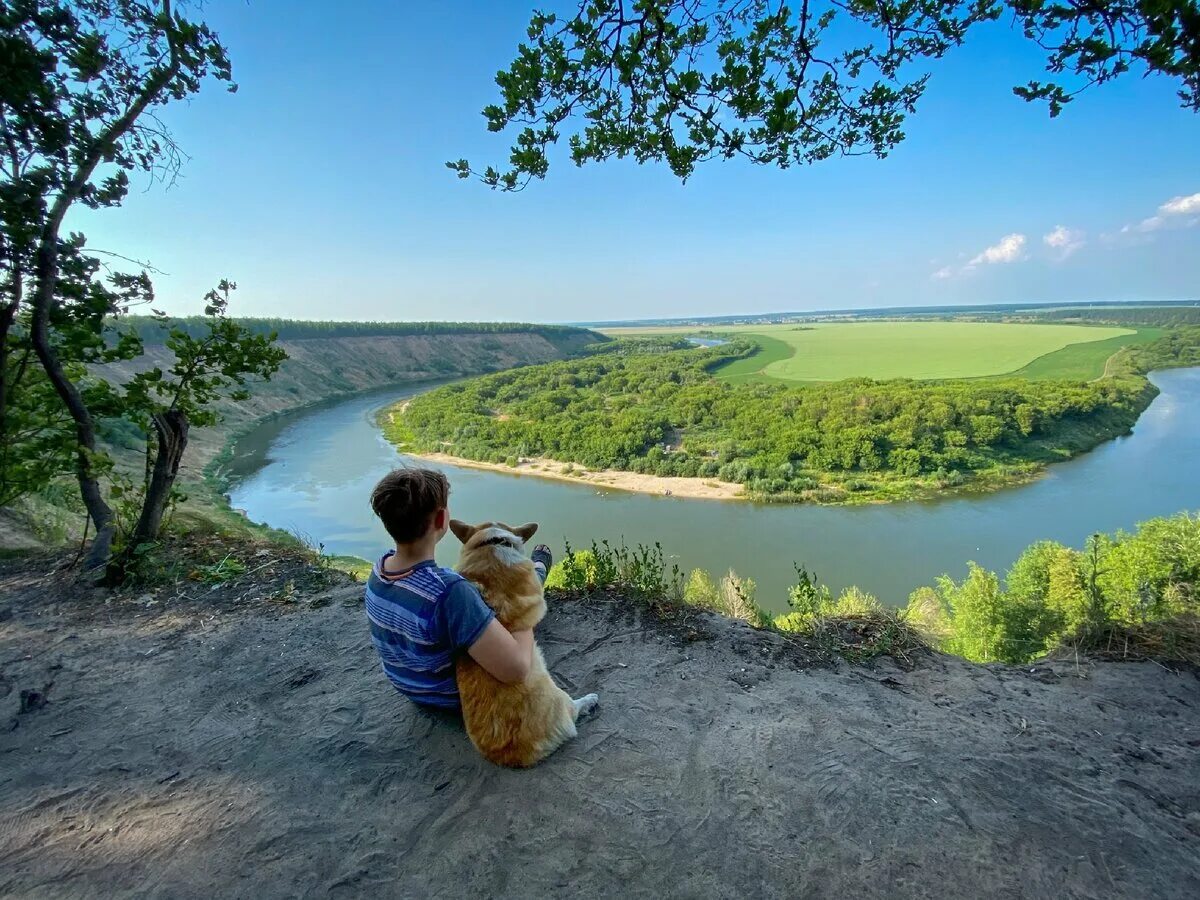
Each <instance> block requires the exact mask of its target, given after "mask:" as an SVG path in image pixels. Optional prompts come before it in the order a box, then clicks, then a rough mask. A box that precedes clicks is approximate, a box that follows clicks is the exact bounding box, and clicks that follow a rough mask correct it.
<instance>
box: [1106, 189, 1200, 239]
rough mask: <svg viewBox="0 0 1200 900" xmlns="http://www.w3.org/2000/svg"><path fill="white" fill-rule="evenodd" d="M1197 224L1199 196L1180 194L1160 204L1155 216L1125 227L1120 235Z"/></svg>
mask: <svg viewBox="0 0 1200 900" xmlns="http://www.w3.org/2000/svg"><path fill="white" fill-rule="evenodd" d="M1188 216H1193V217H1194V218H1187V217H1188ZM1197 224H1200V194H1187V195H1183V194H1181V195H1180V196H1178V197H1172V198H1171V199H1170V200H1168V201H1167V202H1166V203H1163V204H1161V205H1160V206H1159V207H1158V213H1157V214H1156V215H1153V216H1150V218H1148V219H1142V221H1140V222H1138V223H1137V224H1136V225H1126V226H1125V227H1124V228H1122V229H1121V233H1122V234H1128V233H1129V232H1131V231H1135V232H1140V233H1142V234H1146V233H1148V232H1151V231H1158V230H1159V229H1160V228H1190V227H1192V226H1193V225H1197Z"/></svg>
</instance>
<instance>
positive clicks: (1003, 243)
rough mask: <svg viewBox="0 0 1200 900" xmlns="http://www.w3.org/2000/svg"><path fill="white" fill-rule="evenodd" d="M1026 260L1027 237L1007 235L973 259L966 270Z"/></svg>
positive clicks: (1014, 234)
mask: <svg viewBox="0 0 1200 900" xmlns="http://www.w3.org/2000/svg"><path fill="white" fill-rule="evenodd" d="M1024 258H1025V235H1023V234H1017V233H1015V232H1014V233H1013V234H1006V235H1005V236H1004V237H1002V238H1000V240H999V241H998V242H996V243H995V244H992V246H990V247H988V248H986V249H985V250H984V251H983V252H982V253H980V254H979V255H977V256H975V257H973V258H972V259H971V261H970V262H969V263H967V265H966V268H968V269H970V268H973V267H974V266H979V265H989V266H991V265H996V264H998V263H1010V262H1016V261H1017V260H1020V259H1024Z"/></svg>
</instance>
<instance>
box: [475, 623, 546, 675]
mask: <svg viewBox="0 0 1200 900" xmlns="http://www.w3.org/2000/svg"><path fill="white" fill-rule="evenodd" d="M467 652H468V653H469V654H471V659H473V660H475V662H477V663H479V665H481V666H483V668H484V669H486V670H487V672H488V674H489V675H491V676H492V677H493V678H495V679H496V680H497V681H500V682H503V683H504V684H516V683H517V682H520V681H524V680H525V676H526V675H528V674H529V668H530V666H532V665H533V632H532V631H530V630H526V631H515V632H513V633H512V634H509V632H508V629H507V628H505V627H504V626H503V625H501V624H500V623H499V622H498V621H497V620H496V619H492V621H490V622H488V625H487V628H485V629H484V630H483V634H481V635H480V636H479V639H478V640H477V641H475V643H473V644H472V645H471V646H470V647H468V648H467Z"/></svg>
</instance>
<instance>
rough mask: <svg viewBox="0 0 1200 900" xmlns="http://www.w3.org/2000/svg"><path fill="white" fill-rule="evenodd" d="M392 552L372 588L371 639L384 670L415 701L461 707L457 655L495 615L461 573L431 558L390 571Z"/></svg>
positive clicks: (378, 565) (378, 569) (377, 569)
mask: <svg viewBox="0 0 1200 900" xmlns="http://www.w3.org/2000/svg"><path fill="white" fill-rule="evenodd" d="M390 556H392V553H391V552H388V553H387V554H385V555H384V557H383V559H381V560H380V561H379V562H378V563H376V564H375V566H374V568H373V569H372V570H371V575H370V577H369V578H368V579H367V590H366V610H367V620H368V621H369V622H370V625H371V642H372V643H374V645H375V649H376V650H377V651H378V652H379V659H380V661H381V662H382V664H383V673H384V674H385V675H386V676H387V677H388V681H390V682H391V683H392V684H393V685H394V686H395V688H396V690H398V691H400V693H402V694H404V695H405V696H407V697H408V698H409V699H410V700H413V701H415V702H417V703H423V704H426V705H429V706H441V707H445V708H449V709H456V708H457V707H458V705H459V703H458V685H457V683H456V682H455V680H454V657H455V654H456V653H458V652H460V651H462V650H465V649H466V648H467V647H470V646H471V645H472V644H473V643H475V641H477V640H479V636H480V635H481V634H483V630H484V629H485V628H487V626H488V623H489V622H491V621H492V619H493V618H495V613H493V612H492V610H491V608H490V607H489V606H488V605H487V604H486V603H484V602H483V598H482V597H481V596H480V595H479V591H478V590H477V589H476V587H475V585H473V584H471V582H469V581H467V580H466V579H465V578H463V577H462V576H461V575H459V574H457V573H456V572H452V571H450V570H449V569H443V568H440V567H439V566H438V565H437V563H435V562H434V561H433V560H426V561H425V562H421V563H417V564H416V565H415V566H413V567H412V568H409V569H405V570H404V571H403V572H398V573H385V572H384V568H383V567H384V564H385V562H386V561H387V559H388V558H389V557H390Z"/></svg>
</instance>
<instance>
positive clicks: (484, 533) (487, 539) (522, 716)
mask: <svg viewBox="0 0 1200 900" xmlns="http://www.w3.org/2000/svg"><path fill="white" fill-rule="evenodd" d="M450 527H451V529H452V530H453V531H454V534H455V535H456V536H457V537H458V538H459V540H461V541H462V542H463V550H462V556H461V557H460V560H459V567H458V572H459V574H460V575H462V576H463V577H464V578H467V579H469V580H471V581H473V582H474V583H475V584H476V585H478V587H479V590H480V593H481V594H482V595H483V599H484V601H486V602H487V604H488V606H490V607H491V608H492V609H493V610H494V611H495V613H496V618H497V619H498V620H499V622H500V624H501V625H503V626H504V627H505V628H507V629H508V630H509V631H524V630H527V629H531V628H533V626H534V625H536V624H537V623H538V622H540V621H541V620H542V617H543V616H545V614H546V600H545V597H544V595H543V593H542V585H541V582H540V581H539V580H538V577H537V573H536V572H535V570H534V568H533V563H532V562H530V560H528V559H527V558H526V557H525V555H524V552H523V549H524V542H525V540H527V539H528V538H529V537H531V536H532V535H533V532H534V530H536V528H537V526H536V525H526V526H522V527H520V528H510V527H509V526H507V525H504V524H503V523H492V522H486V523H484V524H482V525H477V526H470V525H465V524H464V523H462V522H458V521H457V520H456V521H454V522H452V523H451V526H450ZM456 674H457V678H458V693H459V697H460V699H461V702H462V711H463V720H464V722H465V723H466V727H467V735H468V736H469V737H470V738H471V742H472V743H473V744H474V745H475V746H476V748H477V749H478V750H479V752H480V753H482V754H483V755H484V756H485V757H486V758H487V759H489V760H491V761H492V762H494V763H497V764H499V765H502V766H518V767H521V766H532V765H533V764H535V763H537V762H539V761H540V760H542V759H544V758H545V757H547V756H549V755H550V754H551V753H553V752H554V751H555V750H556V749H558V747H559V746H561V745H562V743H563V742H564V741H567V740H569V739H570V738H573V737H574V736H575V719H576V717H577V716H578V715H579V713H580V712H581V711H582V710H584V709H590V708H591V707H592V706H594V705H595V696H594V695H590V696H589V697H587V698H583V699H581V700H579V701H575V700H572V699H571V698H570V696H569V695H568V694H567V693H566V691H564V690H562V689H561V688H559V687H558V685H556V684H555V683H554V681H553V679H551V677H550V674H549V673H548V672H547V671H546V663H545V660H544V659H543V658H542V651H541V649H540V648H539V647H538V646H537V644H536V643H534V645H533V661H532V664H531V666H530V669H529V674H528V675H527V676H526V678H525V680H524V681H521V682H518V683H516V684H504V683H502V682H500V681H497V680H496V679H495V678H493V677H492V676H491V675H490V674H489V673H488V672H487V671H485V670H484V669H483V667H482V666H480V665H479V663H477V662H475V660H473V659H472V658H471V657H470V656H468V655H463V656H462V657H460V658H459V661H458V663H457V673H456Z"/></svg>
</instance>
